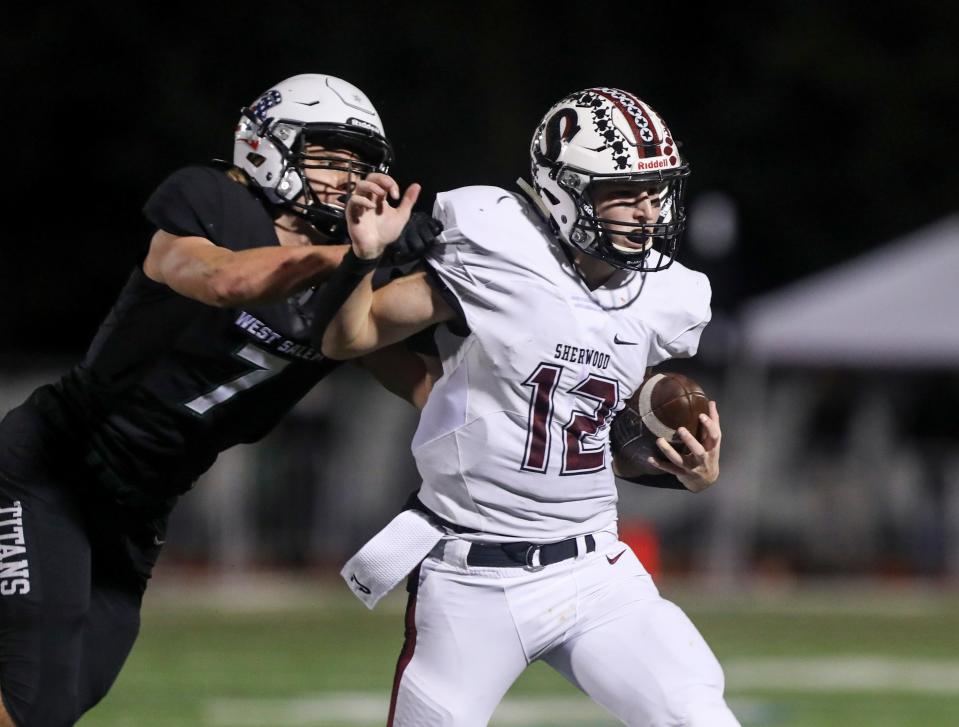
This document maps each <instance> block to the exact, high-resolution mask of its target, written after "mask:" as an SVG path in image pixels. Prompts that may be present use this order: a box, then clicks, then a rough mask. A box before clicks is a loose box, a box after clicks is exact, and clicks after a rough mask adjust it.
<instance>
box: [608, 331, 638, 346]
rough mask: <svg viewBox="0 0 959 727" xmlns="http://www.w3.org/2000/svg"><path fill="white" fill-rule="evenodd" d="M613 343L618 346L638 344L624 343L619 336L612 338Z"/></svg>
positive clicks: (634, 342) (636, 344) (633, 342)
mask: <svg viewBox="0 0 959 727" xmlns="http://www.w3.org/2000/svg"><path fill="white" fill-rule="evenodd" d="M613 343H616V344H619V345H620V346H638V345H639V344H638V343H636V341H624V340H623V339H622V338H620V337H619V334H618V333H617V334H615V335H614V336H613Z"/></svg>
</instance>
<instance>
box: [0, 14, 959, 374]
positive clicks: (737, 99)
mask: <svg viewBox="0 0 959 727" xmlns="http://www.w3.org/2000/svg"><path fill="white" fill-rule="evenodd" d="M669 5H670V4H648V3H634V4H623V3H616V4H613V3H600V2H594V3H580V4H575V5H573V4H569V5H567V4H563V3H553V4H548V5H540V4H535V3H520V2H516V3H479V4H472V3H457V2H447V3H436V4H433V3H418V4H410V5H405V4H401V3H391V4H380V3H353V4H349V5H347V4H344V3H339V4H335V3H321V2H297V3H294V2H272V3H257V4H252V3H232V4H226V3H213V4H208V3H199V2H196V3H192V4H180V3H170V2H166V3H150V4H142V5H137V4H132V3H131V4H128V5H125V6H123V5H116V6H112V4H111V5H110V6H108V5H106V4H98V5H86V4H83V5H76V6H72V7H69V8H67V7H56V6H48V7H44V6H43V5H42V4H41V5H38V6H35V7H34V8H32V9H30V10H28V11H22V10H18V11H12V12H11V11H6V10H5V17H4V20H3V29H2V31H0V34H2V37H0V39H2V49H0V53H2V67H3V69H4V75H5V77H6V79H7V81H6V83H4V91H5V92H6V93H5V94H4V101H3V111H2V113H3V119H4V126H5V129H4V132H3V135H4V143H3V148H4V152H5V158H6V159H7V160H8V162H9V161H10V160H12V164H9V163H8V164H6V165H5V174H4V175H3V176H4V184H5V186H6V194H5V197H6V199H7V202H8V204H7V205H6V210H5V212H4V217H5V222H6V224H5V225H4V241H3V245H2V251H0V292H2V300H0V302H2V310H3V316H4V317H5V319H6V320H4V321H2V323H3V327H4V334H5V335H4V340H5V342H6V345H4V346H3V347H0V352H2V355H10V354H15V353H17V352H20V353H29V354H31V355H44V354H48V355H57V356H63V355H70V356H73V355H79V353H80V352H81V351H82V349H83V347H84V346H85V345H86V343H87V341H88V340H89V339H90V337H91V335H92V333H93V331H94V330H95V328H96V326H97V324H98V323H99V320H100V318H101V317H102V316H103V314H104V313H105V312H106V310H107V309H108V307H109V305H110V303H111V302H112V300H113V297H114V296H115V294H116V292H117V291H118V289H119V287H120V286H121V284H122V282H123V281H124V279H125V277H126V275H127V272H128V271H129V269H130V267H131V265H133V264H134V263H135V261H136V259H137V256H138V254H139V253H140V252H141V251H142V249H143V246H144V245H145V243H146V241H147V240H148V238H149V233H150V231H149V229H148V228H147V226H146V224H145V223H144V222H143V220H142V218H141V217H140V212H139V211H140V208H141V206H142V204H143V202H144V201H145V199H146V197H147V196H148V195H149V193H150V191H151V190H152V189H153V188H154V187H155V186H156V185H157V184H158V183H159V182H160V181H161V180H162V179H163V178H164V177H165V176H166V175H167V174H168V173H170V172H171V171H173V170H174V169H176V168H177V167H178V166H181V165H183V164H188V163H193V162H198V161H203V160H205V159H209V158H212V157H228V156H229V155H230V154H231V150H232V128H233V125H234V123H235V121H236V119H237V118H238V110H239V108H240V107H241V106H243V105H246V104H249V103H250V102H251V101H253V100H254V99H255V98H256V97H257V96H258V95H259V94H260V93H261V92H262V91H263V90H265V89H266V88H268V87H269V86H271V85H272V84H274V83H275V82H277V81H279V80H280V79H282V78H285V77H287V76H290V75H294V74H297V73H304V72H320V73H329V74H332V75H336V76H341V77H343V78H345V79H348V80H349V81H351V82H353V83H355V84H356V85H357V86H359V87H360V88H362V89H363V90H364V91H366V93H367V94H368V95H369V96H370V98H371V99H372V100H373V102H374V103H375V105H376V106H377V108H378V110H379V112H380V114H381V116H382V117H383V120H384V123H385V125H386V130H387V133H388V135H389V137H390V138H391V140H392V142H393V144H394V147H395V149H396V152H397V163H396V164H395V166H394V172H395V175H396V176H397V178H398V179H399V180H400V181H401V183H403V184H406V183H408V182H411V181H420V182H422V183H423V184H424V186H425V194H424V198H423V199H424V201H423V202H422V203H421V204H420V206H421V207H423V208H424V209H428V207H429V200H431V198H432V196H433V195H434V194H435V193H436V192H438V191H442V190H444V189H448V188H452V187H457V186H462V185H466V184H477V183H482V184H497V185H509V184H511V183H512V180H514V179H515V178H516V177H517V176H518V175H520V174H523V175H526V174H527V168H528V162H527V159H528V157H527V147H528V143H529V138H530V136H531V134H532V131H533V129H534V127H535V126H536V124H537V123H538V121H539V119H540V117H541V116H542V115H543V113H544V112H545V111H546V109H547V108H548V107H549V106H550V105H551V104H552V103H554V102H555V101H556V100H558V99H559V98H560V97H562V96H563V95H565V94H566V93H568V92H570V91H573V90H577V89H580V88H584V87H587V86H592V85H608V86H616V87H620V88H624V89H627V90H630V91H633V92H635V93H637V94H638V95H640V96H641V97H643V98H644V99H646V100H647V101H649V102H650V103H651V104H652V105H653V106H654V107H655V108H656V109H657V110H659V111H660V112H661V113H662V114H663V116H664V117H665V118H666V119H667V122H668V123H669V125H670V127H671V128H672V131H673V133H674V135H675V136H676V137H677V138H678V139H680V140H681V141H682V142H683V144H684V150H685V154H686V156H687V157H688V158H689V160H690V161H691V163H692V165H693V177H692V178H691V182H690V199H691V200H695V198H696V196H697V195H698V194H701V193H702V192H704V191H707V190H722V191H724V192H726V193H728V194H729V195H731V196H732V197H733V198H734V199H735V200H736V202H737V205H738V210H739V221H740V225H739V231H740V236H739V246H738V248H737V252H736V253H735V255H734V256H733V257H731V258H729V259H727V260H726V261H725V262H723V263H721V264H718V265H717V264H715V263H712V266H713V267H714V268H716V269H714V270H710V271H709V272H711V273H713V274H714V277H716V278H717V280H716V281H715V283H714V288H715V292H716V299H715V302H716V304H717V306H718V307H719V308H727V309H735V307H736V305H737V304H738V303H739V302H741V301H742V300H743V299H745V298H746V297H748V296H749V295H752V294H755V293H759V292H762V291H765V290H768V289H770V288H773V287H775V286H778V285H781V284H783V283H785V282H788V281H791V280H794V279H796V278H798V277H801V276H803V275H806V274H809V273H812V272H815V271H817V270H820V269H822V268H824V267H827V266H829V265H830V264H833V263H836V262H838V261H841V260H844V259H847V258H849V257H851V256H853V255H855V254H856V253H859V252H862V251H865V250H867V249H870V248H872V247H875V246H876V245H878V244H881V243H884V242H886V241H889V240H891V239H893V238H894V237H896V236H898V235H900V234H903V233H906V232H909V231H911V230H913V229H915V228H917V227H919V226H921V225H923V224H926V223H929V222H932V221H934V220H936V219H938V218H939V217H941V216H944V215H946V214H948V213H951V212H953V211H955V210H956V208H957V206H959V204H957V203H959V175H957V173H956V169H957V165H959V149H957V134H956V132H955V127H956V111H957V103H956V101H955V98H956V93H957V88H959V51H957V46H959V20H957V17H959V13H956V12H955V10H954V8H953V7H951V4H949V3H931V2H930V3H918V4H916V3H913V4H911V5H908V6H907V5H904V4H900V3H871V4H869V5H860V4H855V6H850V7H843V6H842V5H843V4H841V3H825V2H805V3H799V2H796V3H772V4H769V5H768V6H766V7H763V8H762V9H756V8H751V9H748V10H746V9H742V8H735V7H731V6H727V5H725V4H715V5H714V6H712V7H707V8H701V9H697V10H695V11H692V10H690V11H683V10H681V9H675V8H671V7H670V6H669ZM681 257H683V259H684V260H685V261H686V262H687V263H688V264H691V265H692V266H693V267H706V268H709V267H710V264H709V263H708V262H707V261H699V262H702V263H703V264H702V265H697V260H696V259H695V256H693V257H692V258H691V257H690V254H689V251H688V249H687V251H686V255H684V256H683V255H681Z"/></svg>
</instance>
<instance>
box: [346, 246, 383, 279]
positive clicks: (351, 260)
mask: <svg viewBox="0 0 959 727" xmlns="http://www.w3.org/2000/svg"><path fill="white" fill-rule="evenodd" d="M380 257H382V255H374V256H371V257H363V256H362V255H360V254H359V253H357V252H356V250H354V249H353V248H352V247H350V249H349V250H348V251H347V252H346V255H344V256H343V262H342V263H340V266H341V267H343V268H345V269H346V270H349V271H350V272H354V273H361V272H362V273H368V272H370V271H371V270H373V269H374V268H375V267H376V266H377V265H378V264H379V262H380Z"/></svg>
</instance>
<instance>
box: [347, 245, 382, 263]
mask: <svg viewBox="0 0 959 727" xmlns="http://www.w3.org/2000/svg"><path fill="white" fill-rule="evenodd" d="M350 253H352V254H353V256H354V257H355V258H356V259H357V260H363V261H369V260H372V261H376V260H379V259H380V258H381V257H382V256H383V251H382V250H380V251H378V252H377V251H374V250H357V249H356V245H350ZM350 253H347V254H350Z"/></svg>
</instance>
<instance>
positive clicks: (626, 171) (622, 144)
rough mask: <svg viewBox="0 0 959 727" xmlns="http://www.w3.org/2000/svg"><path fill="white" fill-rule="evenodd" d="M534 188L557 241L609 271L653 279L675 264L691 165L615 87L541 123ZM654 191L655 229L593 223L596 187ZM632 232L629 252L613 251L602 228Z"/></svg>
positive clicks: (576, 99)
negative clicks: (633, 272)
mask: <svg viewBox="0 0 959 727" xmlns="http://www.w3.org/2000/svg"><path fill="white" fill-rule="evenodd" d="M530 156H531V160H532V176H533V187H534V188H535V191H536V194H537V195H538V196H539V198H540V199H539V201H540V203H541V206H542V208H543V210H544V212H546V213H547V214H548V216H549V219H550V225H551V226H552V228H553V231H554V232H555V233H556V235H557V236H558V237H559V238H560V239H561V240H562V241H563V242H565V243H566V244H568V245H571V246H573V247H574V248H575V249H577V250H582V251H583V252H586V253H588V254H590V255H593V256H594V257H598V258H600V259H602V260H605V261H606V262H607V263H609V264H610V265H614V266H616V267H618V268H625V269H629V270H638V271H643V272H651V271H655V270H663V269H665V268H667V267H669V266H670V264H672V261H673V259H674V258H675V256H676V250H677V248H678V247H679V241H680V238H681V236H682V232H683V228H684V227H685V225H686V211H685V208H684V198H685V194H686V177H687V176H689V165H688V164H687V163H686V162H685V160H684V159H683V158H682V157H681V156H680V154H679V149H678V145H677V143H676V142H675V140H674V139H673V135H672V134H671V133H670V131H669V129H668V128H666V123H665V122H664V121H663V119H662V117H661V116H660V115H659V114H657V113H656V112H655V111H654V110H653V109H652V108H651V107H650V106H649V105H648V104H647V103H646V102H645V101H642V100H641V99H639V98H637V97H636V96H634V95H633V94H631V93H627V92H626V91H620V90H618V89H615V88H588V89H586V90H584V91H578V92H577V93H573V94H570V95H569V96H567V97H566V98H564V99H563V100H562V101H560V102H559V103H557V104H556V105H554V106H553V107H552V108H551V109H550V110H549V111H548V112H547V114H546V116H545V117H544V118H543V121H542V122H541V123H540V125H539V127H538V128H537V129H536V133H535V134H534V135H533V142H532V144H531V146H530ZM608 181H620V182H628V183H633V182H635V183H637V184H638V185H643V186H646V187H650V186H656V187H657V188H658V189H659V192H660V202H661V207H660V216H659V219H658V220H657V221H656V222H644V223H635V224H633V223H629V224H627V223H622V222H616V221H614V220H604V219H601V218H599V217H597V216H596V214H595V211H594V204H593V200H592V195H591V192H592V190H593V189H594V188H593V185H594V183H596V182H608ZM604 223H605V224H611V225H615V226H616V229H623V228H629V227H634V228H636V229H635V230H634V231H633V232H632V233H629V234H627V235H626V237H627V238H628V239H629V240H630V241H632V242H636V243H640V245H637V246H636V247H635V248H634V247H626V246H624V245H616V244H614V243H613V241H612V240H611V239H610V236H609V235H608V234H607V232H606V230H605V228H604V227H603V225H604Z"/></svg>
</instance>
